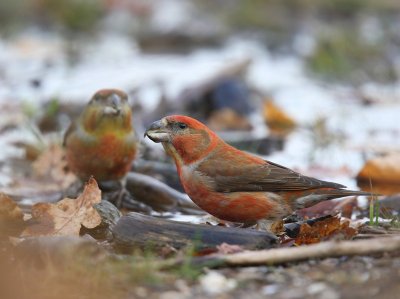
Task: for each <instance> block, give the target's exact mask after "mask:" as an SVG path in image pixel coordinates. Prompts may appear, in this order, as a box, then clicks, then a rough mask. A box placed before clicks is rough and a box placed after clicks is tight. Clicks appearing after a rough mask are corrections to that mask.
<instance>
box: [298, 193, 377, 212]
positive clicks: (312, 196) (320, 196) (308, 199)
mask: <svg viewBox="0 0 400 299" xmlns="http://www.w3.org/2000/svg"><path fill="white" fill-rule="evenodd" d="M378 195H379V194H375V193H371V192H365V191H354V190H344V189H331V190H326V189H325V190H315V191H314V192H310V193H309V194H307V195H305V196H302V197H299V198H296V200H295V206H296V209H302V208H308V207H311V206H313V205H316V204H317V203H319V202H321V201H325V200H331V199H334V198H340V197H346V196H378Z"/></svg>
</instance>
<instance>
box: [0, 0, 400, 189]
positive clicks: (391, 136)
mask: <svg viewBox="0 0 400 299" xmlns="http://www.w3.org/2000/svg"><path fill="white" fill-rule="evenodd" d="M398 28H400V2H399V1H395V0H381V1H372V0H329V1H328V0H292V1H289V0H288V1H281V0H244V1H239V0H231V1H228V0H214V1H209V0H207V1H206V0H203V1H183V0H152V1H150V0H149V1H145V0H130V1H129V0H87V1H80V0H29V1H28V0H13V1H1V2H0V108H1V109H0V115H1V117H0V132H1V135H0V148H1V150H0V186H2V187H4V186H11V185H13V184H15V182H16V179H15V176H16V170H15V169H16V167H15V160H18V159H20V158H21V157H22V158H24V159H28V160H34V159H35V158H36V157H37V155H38V153H39V152H40V150H42V149H43V147H45V145H46V144H48V143H49V142H55V141H57V142H61V140H62V135H63V132H64V131H65V130H66V128H67V127H68V125H69V123H70V121H71V119H73V118H75V117H76V116H77V115H79V112H80V111H81V109H82V107H83V106H84V105H85V104H86V103H87V102H88V101H89V99H90V97H91V96H92V95H93V94H94V92H95V91H97V90H98V89H101V88H110V87H112V88H119V89H122V90H124V91H126V92H128V93H129V95H130V100H131V103H132V107H133V110H134V118H135V125H136V130H137V131H138V133H139V136H140V135H141V133H142V132H143V131H144V128H145V127H146V125H148V124H149V123H151V122H152V121H154V120H156V119H159V118H161V117H162V116H165V115H167V114H172V113H179V114H186V115H191V116H194V117H196V118H198V119H200V120H201V121H204V122H206V123H207V124H208V125H209V126H210V127H211V128H213V129H215V130H217V131H218V133H219V134H220V135H221V136H223V138H224V139H226V140H227V141H228V142H230V143H232V144H234V145H235V146H238V147H239V148H242V149H245V150H249V151H252V152H255V153H257V154H260V155H263V156H265V157H266V158H268V159H270V160H272V161H274V162H277V163H280V164H283V165H285V166H288V167H291V168H294V169H296V170H298V171H302V172H303V173H306V174H309V175H313V176H317V177H319V178H321V179H329V180H335V181H337V182H339V183H343V184H345V185H347V186H349V187H351V188H355V187H356V180H355V179H354V177H356V176H357V174H359V171H360V169H361V168H362V167H363V165H364V164H365V161H366V160H367V159H369V158H370V157H374V156H383V155H393V153H397V155H398V152H399V149H400V126H399V125H398V117H399V114H400V84H399V82H400V81H399V77H400V30H398ZM49 140H50V141H49ZM147 149H149V150H147ZM150 149H151V150H150ZM152 151H155V152H156V154H152ZM162 152H163V151H162V149H161V147H160V146H159V145H154V144H151V143H145V144H144V145H143V150H142V157H143V158H144V159H154V158H155V157H160V153H162ZM11 161H14V162H11ZM167 161H168V160H167ZM13 163H14V164H13ZM391 164H393V163H392V162H390V160H389V162H388V165H389V166H390V165H391ZM364 180H367V181H368V178H367V179H366V178H365V177H364ZM397 182H398V180H397ZM368 188H370V184H368Z"/></svg>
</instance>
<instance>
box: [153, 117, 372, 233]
mask: <svg viewBox="0 0 400 299" xmlns="http://www.w3.org/2000/svg"><path fill="white" fill-rule="evenodd" d="M146 135H147V136H148V137H149V138H150V139H151V140H152V141H154V142H161V143H162V145H163V147H164V149H165V151H166V152H167V154H169V155H170V156H172V158H173V159H174V160H175V164H176V167H177V171H178V174H179V177H180V180H181V183H182V185H183V188H184V189H185V191H186V193H187V194H188V195H189V197H190V198H191V199H192V200H193V202H194V203H196V204H197V205H198V206H199V207H200V208H202V209H203V210H205V211H206V212H208V213H210V214H211V215H213V216H215V217H217V218H219V219H222V220H227V221H232V222H241V223H255V222H258V223H259V224H261V226H264V227H266V228H267V227H268V225H270V224H271V223H272V222H274V221H277V220H280V219H282V218H284V217H286V216H288V215H290V214H292V212H293V211H295V210H297V209H302V208H306V207H310V206H312V205H315V204H317V203H319V202H321V201H324V200H329V199H333V198H338V197H344V196H350V195H370V194H369V193H366V192H362V191H351V190H345V189H344V188H346V187H345V186H343V185H340V184H336V183H332V182H326V181H321V180H318V179H316V178H312V177H308V176H304V175H301V174H300V173H297V172H295V171H293V170H291V169H289V168H286V167H284V166H281V165H278V164H276V163H273V162H270V161H266V160H264V159H262V158H260V157H257V156H254V155H251V154H249V153H246V152H243V151H240V150H238V149H236V148H234V147H232V146H230V145H228V144H227V143H225V142H224V141H223V140H222V139H221V138H219V137H218V136H217V135H216V134H215V133H214V132H213V131H211V130H210V129H209V128H207V127H206V126H205V125H204V124H202V123H201V122H199V121H197V120H195V119H193V118H190V117H187V116H181V115H172V116H167V117H164V118H162V119H161V120H159V121H156V122H154V123H153V124H151V125H150V127H149V128H148V130H147V131H146V133H145V136H146Z"/></svg>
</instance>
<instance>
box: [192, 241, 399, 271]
mask: <svg viewBox="0 0 400 299" xmlns="http://www.w3.org/2000/svg"><path fill="white" fill-rule="evenodd" d="M395 251H398V252H400V236H396V237H391V238H385V240H382V239H380V238H379V239H374V240H371V239H369V240H359V241H328V242H322V243H318V244H313V245H308V246H300V247H289V248H274V249H269V250H260V251H244V252H240V253H235V254H228V255H214V256H208V257H200V258H194V259H193V260H192V263H193V265H195V266H205V265H207V266H208V267H223V266H225V267H226V266H255V265H276V264H282V263H288V262H294V261H302V260H307V259H315V258H327V257H339V256H355V255H370V254H376V253H384V252H395Z"/></svg>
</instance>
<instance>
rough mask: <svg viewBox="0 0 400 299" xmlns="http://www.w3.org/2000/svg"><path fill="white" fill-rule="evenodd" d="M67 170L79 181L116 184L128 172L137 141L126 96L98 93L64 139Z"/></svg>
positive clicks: (103, 90) (115, 91)
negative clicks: (111, 182) (92, 178)
mask: <svg viewBox="0 0 400 299" xmlns="http://www.w3.org/2000/svg"><path fill="white" fill-rule="evenodd" d="M64 146H65V148H66V158H67V162H68V165H69V167H70V168H71V170H72V172H74V173H75V174H76V175H77V176H78V177H79V178H80V179H82V180H87V179H88V178H89V177H91V176H93V177H94V178H95V179H96V180H98V181H110V180H119V179H121V178H123V177H124V176H125V174H126V173H127V172H128V171H129V170H130V168H131V163H132V160H133V159H134V158H135V156H136V150H137V139H136V135H135V131H134V129H133V126H132V110H131V108H130V106H129V103H128V96H127V95H126V93H124V92H123V91H120V90H117V89H102V90H99V91H97V92H96V93H95V94H94V96H93V97H92V99H91V100H90V102H89V103H88V104H87V106H86V107H85V109H84V110H83V111H82V113H81V115H80V116H79V118H78V119H77V121H75V122H73V123H72V124H71V126H70V127H69V129H68V130H67V132H66V133H65V137H64Z"/></svg>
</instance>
